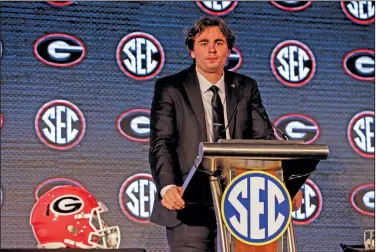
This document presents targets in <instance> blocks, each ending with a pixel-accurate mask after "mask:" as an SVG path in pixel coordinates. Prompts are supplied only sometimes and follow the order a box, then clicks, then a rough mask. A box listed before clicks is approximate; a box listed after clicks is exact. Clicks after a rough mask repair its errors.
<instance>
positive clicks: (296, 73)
mask: <svg viewBox="0 0 376 252" xmlns="http://www.w3.org/2000/svg"><path fill="white" fill-rule="evenodd" d="M270 64H271V68H272V72H273V74H274V76H275V77H276V78H277V80H279V81H280V82H282V83H283V84H285V85H286V86H288V87H300V86H303V85H305V84H307V83H308V82H309V81H310V80H311V79H312V77H313V75H314V74H315V71H316V62H315V57H314V56H313V53H312V51H311V50H310V49H309V48H308V46H306V45H305V44H303V43H301V42H299V41H296V40H287V41H284V42H282V43H279V44H278V45H277V46H276V47H275V48H274V50H273V52H272V56H271V59H270Z"/></svg>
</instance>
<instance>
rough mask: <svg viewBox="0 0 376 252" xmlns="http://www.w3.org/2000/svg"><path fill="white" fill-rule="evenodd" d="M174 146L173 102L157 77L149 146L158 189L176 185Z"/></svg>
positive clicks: (165, 87)
mask: <svg viewBox="0 0 376 252" xmlns="http://www.w3.org/2000/svg"><path fill="white" fill-rule="evenodd" d="M177 145H178V134H177V129H176V115H175V108H174V103H173V100H172V98H171V95H170V93H169V91H168V87H167V85H166V83H164V82H163V81H161V80H158V81H157V82H156V84H155V88H154V96H153V101H152V105H151V113H150V149H149V162H150V168H151V173H152V176H153V179H154V182H155V184H156V187H157V190H158V192H160V191H161V189H162V188H164V187H165V186H167V185H172V184H178V180H177V178H178V177H180V176H179V171H180V169H179V162H178V157H177V152H176V148H177Z"/></svg>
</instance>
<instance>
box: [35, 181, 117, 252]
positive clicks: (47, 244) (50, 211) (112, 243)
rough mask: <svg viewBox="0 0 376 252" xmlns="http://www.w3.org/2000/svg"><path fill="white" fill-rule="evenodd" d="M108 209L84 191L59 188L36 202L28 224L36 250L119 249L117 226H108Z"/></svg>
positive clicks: (73, 187) (74, 187) (75, 188)
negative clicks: (36, 246)
mask: <svg viewBox="0 0 376 252" xmlns="http://www.w3.org/2000/svg"><path fill="white" fill-rule="evenodd" d="M107 211H108V209H107V207H106V206H105V205H104V204H103V203H101V202H98V201H97V200H96V199H95V197H94V196H93V195H91V194H90V193H89V192H88V191H87V190H86V189H83V188H80V187H76V186H70V185H69V186H68V185H65V186H59V187H55V188H53V189H51V190H50V191H48V192H47V193H45V194H44V195H42V196H41V197H40V199H38V200H37V202H36V203H35V205H34V207H33V209H32V211H31V215H30V224H31V226H32V228H33V231H34V235H35V238H36V239H37V241H38V248H102V249H106V248H119V246H120V229H119V226H111V227H109V226H108V225H107V224H106V222H105V221H104V220H103V218H102V216H101V214H102V213H105V212H107Z"/></svg>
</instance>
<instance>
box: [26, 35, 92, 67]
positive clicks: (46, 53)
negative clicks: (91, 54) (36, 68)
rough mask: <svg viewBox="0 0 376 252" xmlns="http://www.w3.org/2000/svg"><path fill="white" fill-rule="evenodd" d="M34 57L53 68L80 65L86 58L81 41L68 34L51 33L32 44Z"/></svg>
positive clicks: (84, 48)
mask: <svg viewBox="0 0 376 252" xmlns="http://www.w3.org/2000/svg"><path fill="white" fill-rule="evenodd" d="M33 49H34V55H35V57H36V58H37V59H38V60H40V61H41V62H43V63H44V64H47V65H49V66H54V67H70V66H74V65H77V64H78V63H80V62H81V61H82V60H83V59H84V58H85V56H86V47H85V45H84V43H82V41H81V40H79V39H78V38H76V37H73V36H71V35H68V34H63V33H52V34H47V35H45V36H42V37H41V38H39V39H38V40H37V41H36V42H35V43H34V48H33Z"/></svg>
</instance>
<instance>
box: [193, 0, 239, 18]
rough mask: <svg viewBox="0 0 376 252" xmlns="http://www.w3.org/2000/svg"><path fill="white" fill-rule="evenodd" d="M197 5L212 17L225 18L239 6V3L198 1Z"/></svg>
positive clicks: (235, 1) (235, 0)
mask: <svg viewBox="0 0 376 252" xmlns="http://www.w3.org/2000/svg"><path fill="white" fill-rule="evenodd" d="M196 4H197V5H198V7H200V9H201V10H203V11H204V12H206V13H208V14H210V15H214V16H223V15H226V14H228V13H230V12H231V11H232V10H233V9H234V8H235V6H236V5H237V4H238V1H237V0H234V1H196Z"/></svg>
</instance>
